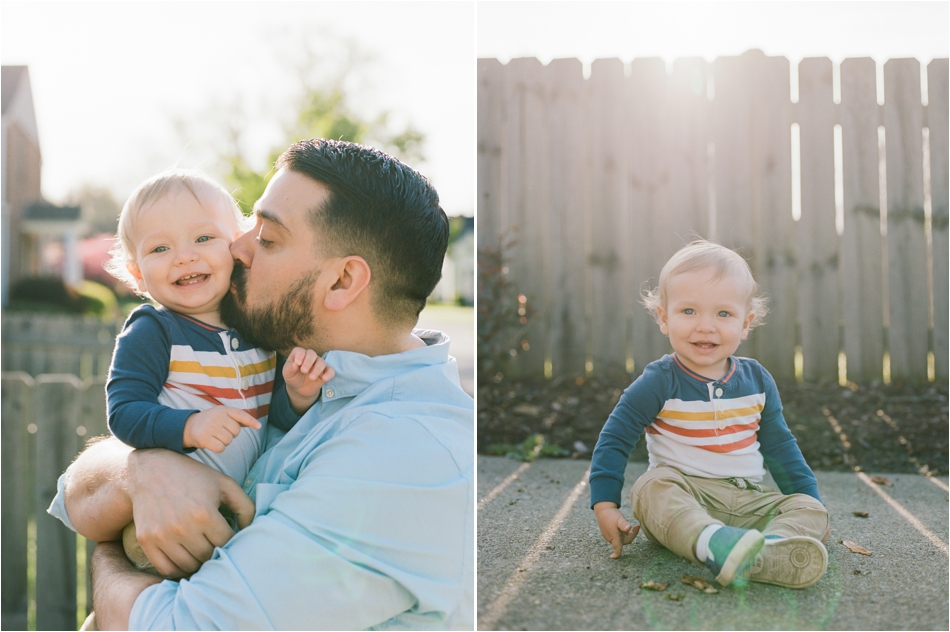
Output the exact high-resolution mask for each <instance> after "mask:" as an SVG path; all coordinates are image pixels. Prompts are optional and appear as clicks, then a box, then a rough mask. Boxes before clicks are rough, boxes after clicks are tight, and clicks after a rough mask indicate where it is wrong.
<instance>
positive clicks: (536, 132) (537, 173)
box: [505, 58, 547, 375]
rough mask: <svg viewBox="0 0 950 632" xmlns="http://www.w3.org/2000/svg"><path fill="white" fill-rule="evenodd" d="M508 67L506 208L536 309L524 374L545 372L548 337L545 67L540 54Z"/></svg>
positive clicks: (514, 264)
mask: <svg viewBox="0 0 950 632" xmlns="http://www.w3.org/2000/svg"><path fill="white" fill-rule="evenodd" d="M506 68H507V73H506V74H507V77H506V87H507V89H506V92H505V94H506V106H505V107H506V112H507V120H508V125H507V130H506V131H507V137H506V142H507V143H508V152H507V155H508V160H507V163H506V170H507V175H506V177H507V185H508V189H507V195H508V202H507V209H508V222H509V225H510V226H511V230H512V231H513V232H514V235H515V237H516V241H515V242H514V244H513V245H512V247H511V249H510V253H511V258H510V262H509V264H508V266H509V268H510V270H511V276H512V278H513V279H516V280H517V283H518V284H519V286H520V289H521V292H522V294H524V295H525V297H526V298H527V304H528V305H529V306H530V307H532V308H534V310H535V318H534V322H533V324H532V325H531V327H530V328H529V329H528V331H527V332H526V333H525V335H524V338H523V340H522V341H521V342H520V343H519V346H518V350H517V351H518V354H517V356H516V357H515V358H514V359H513V361H512V368H513V371H514V372H515V373H517V374H520V375H543V373H544V359H545V342H546V340H547V332H546V330H545V326H546V324H547V323H546V312H547V305H546V304H545V295H544V270H543V266H544V261H543V248H542V239H543V236H544V233H545V219H546V217H547V209H546V208H545V204H546V202H547V192H546V191H545V186H544V185H545V178H546V171H547V160H546V149H545V145H546V135H545V129H544V118H545V113H544V84H543V83H542V77H541V73H542V70H543V67H542V66H541V63H540V62H539V61H538V60H537V59H534V58H522V59H513V60H511V62H509V64H508V66H507V67H506Z"/></svg>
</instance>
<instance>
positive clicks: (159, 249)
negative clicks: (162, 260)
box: [152, 246, 168, 252]
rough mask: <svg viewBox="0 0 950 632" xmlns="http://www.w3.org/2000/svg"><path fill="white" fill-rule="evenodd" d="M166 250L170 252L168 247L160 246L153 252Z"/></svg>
mask: <svg viewBox="0 0 950 632" xmlns="http://www.w3.org/2000/svg"><path fill="white" fill-rule="evenodd" d="M166 250H168V246H158V247H156V248H155V250H153V251H152V252H165V251H166Z"/></svg>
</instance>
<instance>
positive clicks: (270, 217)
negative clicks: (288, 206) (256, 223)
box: [254, 206, 290, 232]
mask: <svg viewBox="0 0 950 632" xmlns="http://www.w3.org/2000/svg"><path fill="white" fill-rule="evenodd" d="M254 213H256V214H257V216H258V217H260V218H261V219H266V220H267V221H268V222H271V223H273V224H276V225H277V227H278V228H281V229H283V230H285V231H287V232H290V231H289V230H288V229H287V226H286V225H285V224H284V223H283V222H282V221H280V218H278V217H277V216H276V215H274V214H273V213H271V212H270V211H268V210H265V209H262V208H261V207H259V206H258V207H256V208H255V209H254Z"/></svg>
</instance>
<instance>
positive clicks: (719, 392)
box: [716, 388, 722, 397]
mask: <svg viewBox="0 0 950 632" xmlns="http://www.w3.org/2000/svg"><path fill="white" fill-rule="evenodd" d="M716 397H722V389H721V388H717V389H716Z"/></svg>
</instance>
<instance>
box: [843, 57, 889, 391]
mask: <svg viewBox="0 0 950 632" xmlns="http://www.w3.org/2000/svg"><path fill="white" fill-rule="evenodd" d="M840 74H841V117H840V118H841V164H842V183H841V184H842V188H843V196H844V232H843V233H842V235H841V288H842V289H841V296H842V308H841V316H842V322H843V325H844V353H845V357H846V358H847V367H848V368H847V373H848V379H849V380H851V381H854V382H865V383H867V382H873V381H880V380H881V379H883V366H884V363H883V360H882V359H883V357H884V286H883V283H884V266H883V263H882V258H883V255H884V250H883V248H884V244H883V241H882V240H881V203H880V202H881V195H880V193H881V190H880V182H879V171H878V139H877V128H878V105H877V88H876V80H877V73H876V69H875V63H874V60H873V59H871V58H869V57H864V58H860V59H846V60H844V61H843V62H841V72H840Z"/></svg>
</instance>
